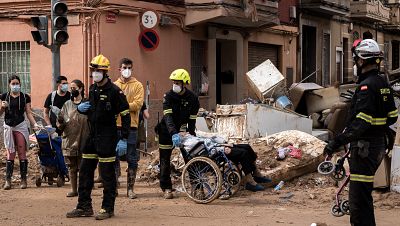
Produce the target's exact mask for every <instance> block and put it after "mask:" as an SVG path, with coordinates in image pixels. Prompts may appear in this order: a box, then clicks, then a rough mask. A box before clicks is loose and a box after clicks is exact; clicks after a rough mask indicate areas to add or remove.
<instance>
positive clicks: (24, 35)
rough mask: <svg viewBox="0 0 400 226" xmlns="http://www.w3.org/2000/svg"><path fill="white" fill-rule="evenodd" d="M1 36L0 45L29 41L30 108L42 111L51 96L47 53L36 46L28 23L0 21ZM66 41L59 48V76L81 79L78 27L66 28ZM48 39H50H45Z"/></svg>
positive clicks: (48, 54) (80, 36)
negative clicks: (68, 36)
mask: <svg viewBox="0 0 400 226" xmlns="http://www.w3.org/2000/svg"><path fill="white" fill-rule="evenodd" d="M0 26H1V28H2V34H1V36H0V42H13V41H30V55H31V62H30V64H31V93H32V106H33V107H35V108H36V107H39V108H41V107H43V104H44V100H45V98H46V96H47V94H49V93H50V92H51V82H52V78H51V73H52V70H51V52H50V50H49V49H47V48H45V47H44V46H41V45H38V44H37V43H36V42H35V41H34V40H33V39H32V35H31V31H32V30H34V28H33V26H31V25H30V20H24V21H23V20H9V19H7V20H5V19H4V20H0ZM68 33H69V35H70V40H69V43H68V45H64V46H62V47H61V74H62V75H67V77H68V78H70V79H71V80H72V78H81V77H80V76H81V72H82V47H81V46H82V44H81V43H82V35H81V27H80V26H69V28H68ZM49 39H50V36H49Z"/></svg>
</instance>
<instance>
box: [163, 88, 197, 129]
mask: <svg viewBox="0 0 400 226" xmlns="http://www.w3.org/2000/svg"><path fill="white" fill-rule="evenodd" d="M199 108H200V103H199V99H198V97H197V95H196V94H194V93H193V92H192V91H190V90H188V89H185V92H184V93H183V94H182V95H179V94H177V93H175V92H173V91H172V90H170V91H169V92H167V93H166V94H165V95H164V99H163V113H164V117H163V119H162V120H161V129H163V128H165V127H166V128H167V129H168V132H169V134H170V135H171V136H172V135H174V134H176V133H179V132H189V133H190V134H192V135H194V136H195V135H196V133H195V129H196V118H197V112H198V111H199Z"/></svg>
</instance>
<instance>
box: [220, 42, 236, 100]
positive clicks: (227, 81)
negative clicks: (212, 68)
mask: <svg viewBox="0 0 400 226" xmlns="http://www.w3.org/2000/svg"><path fill="white" fill-rule="evenodd" d="M216 61H217V62H216V74H217V75H216V101H217V104H236V103H238V100H237V53H236V41H235V40H225V39H218V40H217V51H216Z"/></svg>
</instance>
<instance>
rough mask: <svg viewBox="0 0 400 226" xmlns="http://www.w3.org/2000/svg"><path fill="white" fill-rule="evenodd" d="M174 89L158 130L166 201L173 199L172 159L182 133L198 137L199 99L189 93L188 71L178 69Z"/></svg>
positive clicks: (167, 99)
mask: <svg viewBox="0 0 400 226" xmlns="http://www.w3.org/2000/svg"><path fill="white" fill-rule="evenodd" d="M169 79H170V80H172V89H171V90H170V91H168V92H167V93H166V94H164V99H163V113H164V117H163V118H162V120H161V122H160V123H158V124H157V126H156V132H157V134H158V136H159V146H160V147H159V148H160V150H159V153H160V187H161V189H162V190H163V192H164V198H166V199H172V198H173V195H172V183H171V177H170V174H171V168H170V158H171V153H172V149H173V147H174V146H175V147H179V145H180V140H181V135H180V134H179V133H181V132H189V133H190V134H191V135H196V134H195V129H196V128H195V124H196V117H197V112H198V111H199V106H200V104H199V99H198V97H197V95H196V94H194V93H193V92H192V91H190V90H189V89H187V87H186V86H187V85H189V84H190V76H189V73H188V72H187V71H186V70H185V69H177V70H175V71H173V72H172V73H171V76H170V77H169Z"/></svg>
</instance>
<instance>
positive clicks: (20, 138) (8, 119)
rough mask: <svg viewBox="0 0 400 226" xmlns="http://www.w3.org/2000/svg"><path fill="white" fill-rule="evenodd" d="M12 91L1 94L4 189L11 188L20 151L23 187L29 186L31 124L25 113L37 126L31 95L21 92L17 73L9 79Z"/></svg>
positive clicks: (0, 112) (0, 111) (0, 113)
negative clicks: (4, 170) (4, 163)
mask: <svg viewBox="0 0 400 226" xmlns="http://www.w3.org/2000/svg"><path fill="white" fill-rule="evenodd" d="M8 85H9V89H10V91H8V92H6V93H3V94H1V107H0V115H2V114H3V113H5V115H4V125H3V127H4V146H5V147H6V150H7V162H6V182H5V184H4V190H9V189H11V177H12V174H13V170H14V159H15V156H16V153H18V159H19V169H20V173H21V184H20V186H21V189H25V188H26V187H27V180H26V175H27V173H28V160H27V158H26V152H27V150H28V141H29V139H28V138H29V125H28V124H27V122H26V121H25V116H24V115H25V114H26V116H27V118H28V120H29V122H30V123H31V124H32V125H34V126H35V127H37V124H36V121H35V119H34V118H33V116H32V109H31V97H30V96H29V95H27V94H25V93H22V92H21V80H20V78H19V77H18V76H17V75H12V76H11V77H10V78H9V79H8Z"/></svg>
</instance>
